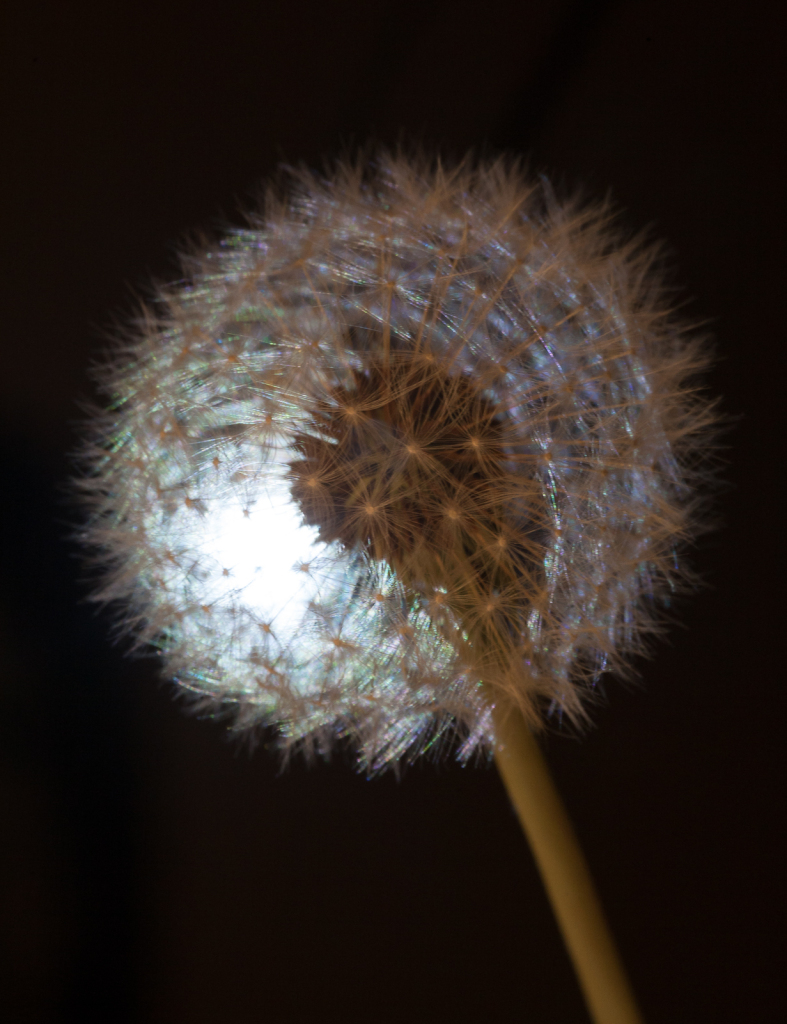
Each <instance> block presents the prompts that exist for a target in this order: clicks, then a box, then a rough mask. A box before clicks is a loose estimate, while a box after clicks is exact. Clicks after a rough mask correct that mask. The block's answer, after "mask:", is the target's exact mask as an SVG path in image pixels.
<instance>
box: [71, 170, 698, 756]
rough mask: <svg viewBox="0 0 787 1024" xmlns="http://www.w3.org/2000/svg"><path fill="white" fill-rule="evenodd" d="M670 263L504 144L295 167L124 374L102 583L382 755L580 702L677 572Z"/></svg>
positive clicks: (180, 673)
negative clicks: (439, 157) (458, 160)
mask: <svg viewBox="0 0 787 1024" xmlns="http://www.w3.org/2000/svg"><path fill="white" fill-rule="evenodd" d="M653 260H654V254H653V251H652V250H648V249H646V248H643V247H642V246H641V245H637V244H633V243H630V244H624V243H622V242H621V240H620V239H619V238H617V237H616V236H615V234H614V232H613V231H612V229H611V228H610V227H609V217H608V214H607V212H606V211H605V210H604V209H593V208H587V207H584V206H581V205H580V204H578V203H572V202H570V203H568V204H559V203H557V202H556V201H555V199H554V197H553V194H552V192H551V190H550V188H549V186H548V184H547V183H546V182H545V181H543V180H542V181H537V182H536V181H530V180H527V179H526V178H525V177H524V176H523V175H522V174H521V172H520V171H519V170H518V169H517V168H515V167H512V166H510V165H506V164H505V163H504V162H495V163H487V164H480V165H476V166H473V165H471V164H470V163H466V164H463V165H461V166H459V167H458V168H455V169H453V170H446V169H444V168H443V167H441V166H440V165H439V164H430V163H428V162H425V161H421V162H418V161H408V160H406V159H403V158H393V157H389V156H382V157H381V158H379V159H378V160H377V161H375V163H374V164H373V165H372V166H365V165H363V164H361V163H359V164H357V165H353V166H342V167H339V168H338V169H337V170H336V172H335V174H334V175H333V177H331V178H330V179H328V180H323V179H318V178H317V177H316V176H310V175H306V174H302V175H300V176H298V177H296V179H295V180H294V181H293V182H292V187H291V189H290V191H289V193H288V195H287V197H286V198H285V199H284V200H281V199H279V200H274V199H270V200H269V201H268V203H267V206H266V209H265V212H264V213H263V214H261V215H259V216H258V217H255V218H253V219H252V221H251V226H250V227H249V228H247V229H244V230H237V231H233V232H232V233H230V234H229V235H228V236H227V237H226V238H225V239H223V240H222V241H221V242H220V243H219V244H218V245H216V247H215V248H212V249H209V250H208V251H205V252H201V253H199V254H198V255H197V256H196V257H192V258H191V260H190V276H189V279H188V281H187V283H185V284H179V285H177V286H173V287H171V288H167V289H163V290H162V291H161V293H160V296H159V302H158V305H157V308H156V310H155V311H151V312H150V313H148V314H147V315H146V317H145V318H144V319H143V322H142V323H141V324H140V325H139V328H138V329H137V331H136V332H135V334H134V336H133V337H132V339H131V341H130V344H127V345H126V347H125V348H124V349H123V351H122V352H118V353H117V354H116V355H115V357H114V359H113V362H112V364H111V366H110V368H109V369H108V371H107V372H106V373H105V376H104V385H105V388H106V390H107V392H108V393H109V394H110V395H111V397H112V405H111V411H110V412H109V413H107V414H105V415H104V416H103V417H100V418H99V419H98V420H97V423H98V429H97V430H96V431H94V436H93V442H92V445H91V448H90V452H89V461H90V467H91V471H90V473H89V474H88V476H87V477H86V479H85V480H84V481H83V482H82V483H83V487H84V488H85V490H86V491H87V492H88V494H89V497H90V501H91V503H92V518H91V521H90V524H89V527H88V529H87V531H86V538H87V540H88V541H89V543H91V544H92V545H94V547H95V548H96V549H97V550H98V552H99V557H100V560H101V563H102V565H103V566H104V568H105V573H104V576H103V579H102V586H101V589H100V592H99V594H98V596H99V598H100V599H102V600H105V601H120V602H122V606H123V607H124V609H125V612H124V616H125V617H124V626H125V627H126V628H127V629H128V631H129V632H130V633H132V634H133V635H134V636H135V637H136V638H137V640H138V642H139V643H142V644H153V645H155V646H156V647H158V649H159V650H160V651H161V653H162V656H163V659H164V663H165V668H166V671H167V673H168V674H169V675H170V676H171V677H173V678H175V679H176V680H177V681H178V682H179V683H180V684H181V685H182V686H184V687H187V688H188V689H189V690H191V691H193V692H194V693H196V694H199V695H202V696H203V697H207V698H210V699H211V700H214V701H216V702H219V703H221V704H225V705H227V704H228V705H230V706H232V707H234V708H236V709H237V712H238V714H237V717H236V721H237V723H238V724H239V725H240V726H243V727H246V726H253V725H255V724H258V723H262V724H272V725H275V726H277V727H278V730H279V732H280V735H281V736H282V738H283V740H284V745H285V747H287V746H289V745H292V744H293V743H306V744H308V745H311V746H317V747H318V748H320V749H327V748H328V747H329V746H330V744H331V743H332V742H333V741H334V740H335V739H336V738H339V737H346V736H349V737H351V738H353V739H354V740H356V741H357V744H358V748H359V750H360V761H361V764H362V765H363V767H364V768H365V769H367V770H376V769H379V768H381V767H384V766H385V765H387V764H390V763H396V762H397V761H398V760H400V759H401V758H402V757H403V756H408V757H409V756H413V755H415V754H416V753H418V752H420V751H423V750H426V749H428V748H430V747H431V748H432V749H434V744H435V742H438V744H442V743H443V742H444V741H445V740H447V739H450V738H451V737H452V736H455V735H457V736H458V737H459V742H458V756H459V757H460V758H461V759H466V758H468V757H469V756H470V755H471V754H472V753H473V752H474V751H477V750H483V749H489V747H490V744H491V742H492V741H493V726H492V722H491V716H490V709H489V703H488V699H487V698H488V697H489V696H490V695H491V697H492V699H494V700H501V701H507V702H513V703H514V704H516V705H517V706H518V707H519V708H520V709H521V710H522V711H523V713H524V714H525V715H526V717H527V718H528V719H529V720H530V721H531V723H532V724H534V725H536V724H538V723H539V722H540V721H541V720H542V716H543V714H544V713H545V712H547V713H549V712H556V711H557V712H558V713H560V714H563V713H565V714H566V715H567V716H568V717H569V719H571V720H573V721H575V722H580V721H582V719H583V717H584V715H585V706H586V704H587V700H588V698H589V697H592V695H593V694H594V692H595V689H594V688H595V686H596V684H597V681H598V679H599V677H600V676H601V674H602V673H603V672H605V671H608V670H617V671H622V670H625V668H626V664H627V659H630V657H631V655H632V654H634V653H637V652H639V651H640V650H641V643H642V638H643V635H644V634H645V633H647V632H648V631H650V630H652V629H653V628H654V624H655V622H656V618H655V613H656V608H657V602H658V599H659V598H660V597H662V596H663V595H665V594H667V593H669V591H670V590H672V589H674V588H675V587H676V586H677V585H678V583H679V582H680V579H681V574H680V572H679V569H678V567H677V562H676V555H675V552H676V547H677V546H679V545H680V543H681V542H683V541H684V540H685V539H686V538H687V537H688V536H689V535H690V534H691V532H692V531H693V530H694V529H695V526H694V521H695V519H696V516H695V508H696V500H695V497H694V490H693V486H694V483H695V476H696V465H697V457H698V454H699V452H700V440H701V439H702V437H703V436H704V433H705V432H706V430H707V427H708V425H709V424H710V423H711V421H712V414H711V411H710V409H709V406H708V405H707V403H704V402H703V401H702V400H700V399H699V398H698V397H697V395H696V393H695V391H694V390H693V388H692V387H691V386H690V384H689V383H688V382H689V381H691V380H692V379H693V376H694V375H695V374H696V373H697V371H698V370H700V369H702V368H703V365H704V363H705V357H704V354H703V350H702V347H701V345H700V344H699V342H698V341H696V340H691V339H690V338H687V337H686V336H685V332H684V331H682V330H681V329H680V327H679V326H678V325H676V324H675V323H674V321H673V320H672V318H671V317H670V316H669V314H668V310H667V308H666V307H665V299H664V296H663V289H662V288H661V285H660V282H659V280H658V278H657V277H656V276H655V275H654V272H653V268H652V264H653Z"/></svg>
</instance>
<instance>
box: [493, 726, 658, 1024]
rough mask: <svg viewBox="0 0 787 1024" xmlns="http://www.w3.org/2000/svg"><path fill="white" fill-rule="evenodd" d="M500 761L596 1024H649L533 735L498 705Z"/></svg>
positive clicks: (496, 752) (505, 782)
mask: <svg viewBox="0 0 787 1024" xmlns="http://www.w3.org/2000/svg"><path fill="white" fill-rule="evenodd" d="M493 714H494V722H495V732H496V736H497V743H496V746H495V761H496V762H497V767H498V770H499V771H500V775H501V777H502V779H503V782H504V784H505V787H506V789H507V791H508V795H509V797H510V798H511V802H512V803H513V805H514V807H515V809H516V812H517V814H518V816H519V820H520V822H521V825H522V828H523V830H524V832H525V835H526V836H527V840H528V842H529V843H530V848H531V849H532V851H533V856H534V858H535V861H536V864H537V865H538V869H539V871H540V872H541V878H542V880H543V882H544V887H545V888H546V891H547V894H548V896H549V899H550V901H551V903H552V908H553V910H554V913H555V917H556V918H557V922H558V925H559V927H560V931H561V932H562V935H563V939H564V941H565V943H566V946H567V948H568V952H569V955H570V956H571V959H572V961H573V963H574V969H575V970H576V973H577V977H578V979H579V984H580V987H581V989H582V993H583V995H584V997H585V1002H586V1003H587V1006H588V1010H589V1011H590V1016H591V1017H592V1019H593V1021H594V1022H595V1024H643V1020H642V1016H641V1015H640V1013H639V1010H638V1009H637V1006H636V1003H635V1002H634V994H633V992H632V990H631V986H630V985H629V982H628V979H627V978H626V975H625V972H624V970H623V964H622V963H621V960H620V957H619V955H618V951H617V949H616V948H615V943H614V941H613V939H612V935H611V933H610V931H609V927H608V926H607V922H606V920H605V919H604V913H603V911H602V909H601V903H600V902H599V899H598V896H597V895H596V890H595V887H594V885H593V881H592V879H591V877H590V872H589V870H588V866H587V863H586V861H585V858H584V856H583V855H582V850H581V849H580V847H579V843H578V841H577V837H576V835H575V834H574V829H573V828H572V826H571V822H570V821H569V819H568V815H567V814H566V810H565V808H564V806H563V802H562V801H561V799H560V796H559V795H558V792H557V790H556V789H555V785H554V783H553V782H552V778H551V776H550V774H549V769H548V768H547V765H546V762H545V760H544V757H543V755H542V753H541V751H540V749H539V746H538V743H537V742H536V740H535V737H534V736H533V734H532V733H531V731H530V729H529V728H528V726H527V725H526V723H525V721H524V719H523V718H522V716H521V714H520V713H519V712H518V711H515V710H513V709H508V708H506V709H504V710H500V709H498V708H495V710H494V712H493Z"/></svg>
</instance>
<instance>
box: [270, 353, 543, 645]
mask: <svg viewBox="0 0 787 1024" xmlns="http://www.w3.org/2000/svg"><path fill="white" fill-rule="evenodd" d="M351 410H352V411H351ZM506 431H507V428H506V422H505V418H504V416H503V415H501V414H500V413H499V412H498V411H497V409H496V408H495V405H494V404H493V402H492V401H491V400H490V399H489V398H487V397H486V396H485V395H484V394H483V393H482V392H481V391H480V389H479V388H478V387H477V386H476V385H475V384H474V382H473V381H472V380H471V379H470V378H469V377H468V376H467V375H466V374H462V373H461V372H458V371H457V370H456V369H455V368H451V369H443V368H441V366H440V361H439V359H435V358H434V356H432V357H431V358H426V357H425V355H424V354H413V353H408V352H402V351H396V350H394V351H393V352H391V353H390V356H389V359H388V361H385V360H383V359H382V358H380V357H367V360H366V365H365V368H364V369H363V370H354V371H353V372H352V378H351V380H350V381H349V382H348V383H346V384H343V385H342V386H337V387H336V388H334V389H333V391H332V392H331V393H330V394H329V395H328V396H327V398H326V399H324V400H321V401H320V402H318V403H316V404H315V407H314V409H313V410H312V412H311V415H310V417H309V421H308V423H307V426H306V427H305V429H303V430H302V431H301V432H299V433H298V434H297V435H296V437H295V439H294V448H295V450H296V451H297V452H298V454H299V456H300V457H299V458H296V459H294V460H293V461H292V462H291V463H290V466H289V469H290V478H291V488H292V494H293V497H294V498H295V500H296V501H297V502H298V504H299V505H300V508H301V511H302V513H303V517H304V519H305V521H306V523H308V524H309V525H311V526H315V527H317V528H318V529H319V534H320V539H321V540H323V541H325V542H327V543H330V542H335V541H339V542H340V543H341V544H342V545H343V546H344V547H345V548H346V549H348V550H354V551H364V552H366V553H367V554H368V555H369V556H370V557H372V558H373V559H375V560H384V561H386V562H387V563H388V564H389V565H390V566H391V567H392V568H393V569H394V571H395V572H396V574H397V576H398V578H399V580H400V582H402V583H403V584H404V586H405V587H406V588H407V589H408V590H410V591H412V592H415V593H419V594H421V595H422V596H424V597H426V596H428V595H429V594H430V593H431V594H434V592H435V590H436V589H437V588H439V589H440V591H442V592H444V593H445V594H446V595H447V597H446V600H445V602H444V603H445V604H446V605H447V606H448V607H450V609H451V610H452V612H453V613H454V614H455V615H457V616H458V618H459V619H460V621H461V622H462V624H463V629H464V630H465V631H466V633H467V634H468V635H469V636H470V637H475V639H474V640H473V643H474V646H475V645H476V642H477V641H478V640H480V639H481V638H480V637H479V636H478V635H477V629H483V630H484V631H488V630H489V629H490V628H492V629H494V630H495V631H496V632H497V633H501V632H502V633H503V634H505V635H506V636H507V637H508V642H509V643H510V642H511V640H512V638H513V636H514V635H517V636H520V635H521V633H522V629H523V616H526V614H527V611H529V609H530V607H531V602H530V600H529V597H530V595H532V593H533V590H532V587H533V581H534V580H535V577H536V576H537V569H536V566H537V565H538V563H539V562H540V561H542V558H543V543H542V542H539V541H538V533H539V531H538V529H537V528H536V526H535V525H534V515H533V513H534V511H535V509H534V503H535V502H536V500H537V499H536V497H535V495H536V492H537V488H535V487H534V486H533V482H532V481H530V480H528V479H527V478H525V477H523V475H522V474H520V473H517V472H516V471H515V467H514V466H512V455H511V454H510V453H508V454H507V452H506V447H507V446H506ZM315 481H316V486H315ZM537 522H538V517H536V518H535V523H537ZM501 537H506V538H512V540H511V542H510V543H508V542H506V543H504V544H501ZM503 547H504V550H503V549H502V548H503ZM490 601H493V602H494V606H495V608H496V609H498V612H497V614H496V616H492V618H495V620H496V625H495V624H494V623H493V624H492V625H490V614H489V610H488V609H489V605H490ZM525 606H526V607H525ZM474 623H477V624H478V625H477V628H476V626H475V625H474ZM482 623H483V625H482ZM491 639H492V637H487V638H486V639H485V640H484V641H483V646H488V641H489V640H491ZM496 642H497V643H498V644H499V643H500V636H498V637H497V640H496Z"/></svg>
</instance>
